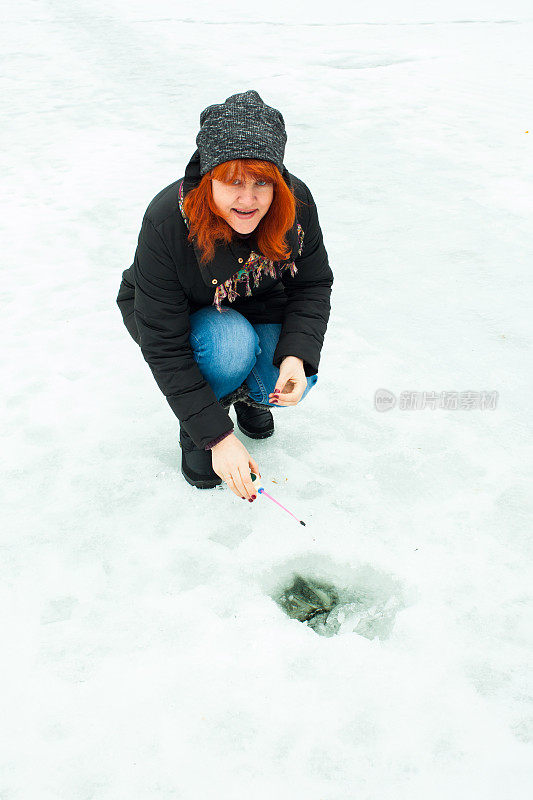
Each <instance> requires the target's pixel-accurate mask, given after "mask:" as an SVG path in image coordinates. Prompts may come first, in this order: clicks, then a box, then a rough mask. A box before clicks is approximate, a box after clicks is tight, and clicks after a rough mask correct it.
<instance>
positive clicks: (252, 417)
mask: <svg viewBox="0 0 533 800" xmlns="http://www.w3.org/2000/svg"><path fill="white" fill-rule="evenodd" d="M233 406H234V408H235V413H236V415H237V425H238V426H239V428H240V430H241V431H242V432H243V433H245V434H246V436H249V437H250V439H266V438H267V437H268V436H272V434H273V433H274V418H273V416H272V412H271V411H270V409H269V408H267V406H265V405H263V407H262V408H258V407H257V406H251V405H249V404H248V403H246V401H244V400H240V401H239V400H238V401H236V402H235V403H234V404H233Z"/></svg>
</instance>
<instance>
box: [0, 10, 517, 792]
mask: <svg viewBox="0 0 533 800" xmlns="http://www.w3.org/2000/svg"><path fill="white" fill-rule="evenodd" d="M405 6H406V7H405V8H404V4H402V3H399V2H397V3H393V2H392V0H389V2H381V3H372V4H364V7H363V5H362V4H357V3H350V4H345V5H344V4H340V3H338V2H337V3H335V2H333V3H327V4H325V3H318V2H307V3H305V4H303V3H302V4H296V5H291V6H289V4H288V3H286V2H281V0H269V2H268V3H266V4H261V5H254V6H251V5H250V4H247V3H246V4H245V3H243V2H240V1H239V0H231V2H228V3H224V4H215V3H214V1H213V0H208V1H206V0H204V2H200V3H196V4H192V3H191V4H182V3H176V2H170V0H168V2H161V1H160V0H154V2H152V3H150V4H146V2H142V3H141V2H139V0H134V2H131V0H128V2H126V0H107V1H106V2H105V3H104V2H103V0H89V2H83V3H82V2H59V1H58V0H49V1H48V2H46V1H45V0H35V1H34V2H31V1H30V0H21V1H20V2H17V3H16V4H13V5H11V6H10V7H9V8H7V7H6V8H5V10H4V22H3V25H2V28H1V35H2V39H3V43H2V51H1V52H2V61H3V64H4V67H5V69H4V70H3V84H2V94H1V101H0V102H1V103H2V107H3V119H4V125H3V126H2V132H1V134H0V135H1V137H2V148H1V155H0V158H1V167H2V177H3V188H4V198H5V199H4V202H3V205H2V218H1V221H0V224H1V225H2V228H3V234H4V235H3V257H4V271H3V276H4V277H3V286H2V312H3V313H2V322H3V326H2V350H1V358H2V375H3V385H4V391H5V412H4V423H3V425H2V434H3V436H2V439H3V444H2V455H3V459H4V468H3V478H2V485H3V489H4V499H3V501H2V510H3V523H2V536H1V540H0V541H1V548H2V549H1V569H2V573H1V580H0V592H1V594H0V601H1V606H0V607H1V630H0V633H1V643H2V653H3V656H2V659H1V662H0V663H1V676H0V678H1V684H0V685H1V687H2V698H1V706H0V720H1V722H0V725H1V735H2V739H1V748H0V752H1V756H0V759H1V770H0V797H1V798H2V800H19V798H21V799H22V798H24V800H58V799H61V800H63V799H64V800H124V798H127V799H128V800H146V799H147V798H150V800H170V798H184V800H188V799H189V798H202V799H204V798H205V799H207V800H209V799H210V798H222V799H223V800H226V798H228V799H230V800H233V799H234V798H239V800H240V799H241V798H254V799H255V798H257V800H263V798H264V799H265V800H266V799H267V798H269V800H270V798H278V800H285V798H294V797H299V798H300V797H301V798H306V800H356V799H357V800H376V799H377V798H379V800H404V799H405V800H463V799H464V800H478V799H482V800H507V799H508V798H509V800H511V798H512V800H523V799H524V800H525V798H530V797H531V796H532V795H533V766H532V765H533V757H532V748H531V741H532V738H533V707H532V703H531V698H532V693H533V687H532V685H531V662H532V659H531V655H532V647H531V643H532V642H531V640H532V635H531V634H532V625H531V608H532V603H531V594H532V592H531V587H532V574H531V556H532V547H531V535H530V531H531V510H532V502H531V469H530V467H531V382H530V378H531V324H530V322H531V311H530V301H531V280H530V273H531V260H532V256H533V252H532V250H533V248H532V234H531V217H532V211H533V200H532V196H533V195H532V191H531V189H532V181H531V178H532V166H533V158H532V155H531V149H532V148H531V141H532V130H531V129H532V126H533V119H532V110H533V108H532V98H533V75H532V66H531V42H532V38H533V13H532V11H531V5H530V4H529V3H519V2H514V3H513V2H511V3H504V2H503V0H502V1H501V2H483V3H482V2H480V1H479V2H468V0H464V1H463V2H456V1H454V2H451V3H436V2H424V3H422V2H418V3H409V4H408V7H407V4H405ZM250 88H253V89H256V90H257V91H258V92H259V93H260V94H261V96H262V97H263V99H264V100H265V102H267V103H269V104H270V105H273V106H275V107H276V108H279V109H280V110H281V111H282V113H283V114H284V117H285V122H286V125H287V130H288V137H289V138H288V144H287V149H286V157H285V163H286V164H287V166H288V168H289V169H290V171H291V172H293V173H295V174H296V175H298V176H299V177H301V178H302V179H303V180H304V181H305V182H306V183H307V184H308V185H309V186H310V188H311V191H312V192H313V194H314V196H315V199H316V201H317V205H318V209H319V215H320V219H321V224H322V228H323V231H324V238H325V242H326V246H327V249H328V252H329V256H330V261H331V265H332V268H333V271H334V274H335V284H334V288H333V295H332V314H331V319H330V323H329V327H328V332H327V335H326V341H325V344H324V349H323V351H322V361H321V364H320V372H319V382H318V383H317V386H316V388H315V389H314V390H313V392H311V393H310V394H309V396H308V397H307V398H306V399H305V401H304V402H303V403H302V404H301V405H300V406H297V407H296V408H293V409H291V410H290V411H289V412H287V411H284V412H283V413H282V414H280V415H279V418H277V419H276V425H277V428H276V434H275V436H273V437H272V438H270V439H268V440H265V441H262V442H253V441H251V440H247V439H246V438H245V437H244V436H242V440H243V441H244V443H245V444H246V446H247V447H249V450H250V452H251V453H252V454H253V455H254V456H255V458H256V459H257V460H258V463H259V465H260V468H261V470H262V474H263V477H264V480H265V485H266V486H268V487H269V490H270V492H271V493H272V495H273V496H275V497H276V499H278V500H279V501H280V502H281V503H283V504H284V505H286V506H287V507H288V508H289V509H290V510H291V511H293V512H294V513H295V514H296V515H297V516H299V517H301V518H303V519H304V520H305V521H306V523H307V526H306V527H305V528H304V527H302V526H301V525H298V524H297V523H296V522H295V521H294V520H293V519H292V518H291V517H289V515H287V514H284V512H282V511H281V510H280V509H279V507H278V506H276V505H275V504H274V503H272V502H270V501H268V500H267V499H266V498H264V497H263V498H259V499H258V500H257V501H256V502H255V503H254V504H248V503H242V502H238V498H237V497H236V496H235V495H234V494H233V493H232V492H230V491H229V490H228V489H227V488H226V487H225V486H221V487H218V488H217V489H215V490H212V491H199V490H197V489H194V488H193V487H190V486H189V485H188V484H186V483H185V481H184V480H183V478H182V476H181V474H180V472H179V459H180V450H179V447H178V427H177V423H176V420H175V418H174V417H173V415H172V413H171V411H170V409H169V407H168V405H167V403H166V401H165V399H164V397H163V395H162V394H161V393H160V391H159V389H158V388H157V385H156V384H155V382H154V380H153V378H152V375H151V373H150V371H149V369H148V367H147V365H146V364H145V362H144V360H143V359H142V355H141V353H140V351H139V350H138V348H137V347H136V346H135V344H134V343H133V342H132V340H131V339H130V338H129V336H128V334H127V332H126V330H125V328H124V327H123V324H122V320H121V317H120V314H119V311H118V308H117V307H116V305H115V297H116V294H117V291H118V286H119V283H120V275H121V272H122V270H123V269H125V268H126V267H127V266H129V265H130V264H131V261H132V258H133V254H134V250H135V245H136V241H137V235H138V232H139V228H140V222H141V219H142V215H143V213H144V210H145V208H146V206H147V204H148V202H149V200H150V199H151V198H152V197H153V196H154V195H155V194H156V193H157V192H158V191H159V190H160V189H161V188H163V187H164V186H166V185H168V184H169V183H170V182H172V181H173V180H175V179H176V178H178V177H180V176H181V175H182V174H183V172H184V168H185V165H186V163H187V161H188V160H189V158H190V156H191V155H192V152H193V151H194V149H195V137H196V133H197V130H198V123H199V115H200V111H201V110H202V109H203V108H204V107H205V106H207V105H209V104H211V103H214V102H221V101H223V100H224V99H225V98H226V97H227V96H229V95H230V94H233V93H235V92H239V91H246V90H247V89H250ZM6 121H7V123H8V124H7V125H6V124H5V123H6ZM378 388H386V389H388V390H390V391H392V392H394V393H395V394H396V395H397V396H399V394H400V392H402V391H407V390H416V391H444V390H449V391H452V390H455V391H465V390H472V391H482V390H485V391H497V392H498V393H499V398H498V405H497V408H496V409H495V410H462V409H457V410H444V409H429V408H427V409H425V410H416V411H408V410H402V409H400V408H398V407H396V408H394V409H392V410H390V411H388V412H386V413H379V412H378V411H376V410H375V408H374V405H373V398H374V392H375V391H376V389H378ZM233 413H234V412H233V411H232V414H233ZM282 417H283V418H282ZM295 574H302V575H306V576H308V577H311V578H314V579H316V580H324V581H331V582H332V583H334V584H335V585H338V586H339V587H341V588H342V587H349V588H352V589H353V590H355V591H357V592H359V593H362V594H363V595H364V596H368V597H369V598H371V600H372V602H374V600H376V599H378V600H379V601H380V602H382V603H387V601H388V600H389V599H390V598H393V597H400V598H401V601H402V605H401V608H399V610H398V611H397V613H396V616H395V619H394V625H393V627H392V631H391V632H390V635H388V636H387V637H384V638H377V637H376V638H366V637H365V636H361V635H358V634H357V633H345V634H342V632H340V633H339V634H338V635H336V636H333V637H330V638H326V637H322V636H318V635H317V634H316V633H315V632H314V631H313V630H312V629H311V628H309V627H307V626H306V625H305V624H302V623H301V622H298V621H297V620H295V619H290V618H289V617H288V616H286V614H285V613H284V612H283V610H282V609H281V608H280V606H279V605H277V603H276V602H275V600H274V599H273V598H275V597H277V596H278V595H279V592H281V591H283V589H284V588H286V587H287V586H288V585H289V583H290V581H291V580H292V578H293V577H294V575H295ZM369 602H370V600H369Z"/></svg>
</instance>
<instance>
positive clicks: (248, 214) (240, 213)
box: [231, 208, 257, 219]
mask: <svg viewBox="0 0 533 800" xmlns="http://www.w3.org/2000/svg"><path fill="white" fill-rule="evenodd" d="M231 210H232V211H233V212H234V213H235V214H237V216H238V217H242V219H249V218H250V217H253V215H254V214H255V213H256V211H257V209H256V208H254V209H252V211H239V210H238V209H236V208H232V209H231Z"/></svg>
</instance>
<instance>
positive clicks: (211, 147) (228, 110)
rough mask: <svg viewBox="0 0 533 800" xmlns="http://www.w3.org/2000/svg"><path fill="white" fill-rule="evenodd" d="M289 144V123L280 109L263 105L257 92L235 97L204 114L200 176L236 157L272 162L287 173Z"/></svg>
mask: <svg viewBox="0 0 533 800" xmlns="http://www.w3.org/2000/svg"><path fill="white" fill-rule="evenodd" d="M286 141H287V134H286V132H285V123H284V121H283V117H282V115H281V113H280V112H279V111H278V110H277V109H276V108H271V107H270V106H267V105H266V104H265V103H263V101H262V100H261V98H260V97H259V95H258V94H257V92H255V91H254V90H253V89H250V90H249V91H247V92H243V93H242V94H233V95H232V96H231V97H228V99H227V100H226V102H225V103H221V104H219V105H214V106H208V107H207V108H204V110H203V111H202V113H201V114H200V132H199V133H198V136H197V137H196V144H197V145H198V151H199V153H200V174H201V175H205V173H206V172H209V170H210V169H213V167H216V166H217V165H218V164H223V163H224V162H225V161H232V160H233V159H235V158H258V159H261V160H262V161H271V162H272V163H273V164H275V165H276V167H277V168H278V169H279V171H280V172H283V155H284V153H285V143H286Z"/></svg>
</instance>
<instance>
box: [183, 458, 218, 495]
mask: <svg viewBox="0 0 533 800" xmlns="http://www.w3.org/2000/svg"><path fill="white" fill-rule="evenodd" d="M181 474H182V475H183V477H184V478H185V480H186V481H187V483H190V485H191V486H196V488H197V489H214V488H215V486H220V484H221V483H222V478H217V479H216V480H214V479H213V478H193V477H191V476H190V475H187V473H186V472H185V470H184V469H183V464H182V466H181Z"/></svg>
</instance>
